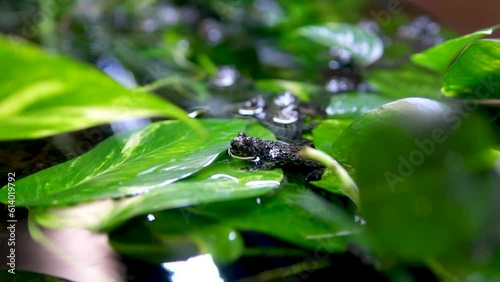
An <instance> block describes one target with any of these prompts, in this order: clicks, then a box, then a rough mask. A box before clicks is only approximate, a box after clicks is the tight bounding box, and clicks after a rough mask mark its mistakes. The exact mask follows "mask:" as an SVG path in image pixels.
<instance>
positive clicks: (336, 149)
mask: <svg viewBox="0 0 500 282" xmlns="http://www.w3.org/2000/svg"><path fill="white" fill-rule="evenodd" d="M446 111H449V108H448V107H447V106H446V105H445V104H442V103H439V102H437V101H434V100H430V99H424V98H406V99H401V100H397V101H394V102H391V103H389V104H385V105H383V106H381V107H378V108H376V109H374V110H372V111H370V112H368V113H365V114H363V115H361V116H360V117H358V118H357V119H355V120H354V121H353V122H352V123H351V124H350V125H349V126H348V127H347V128H346V129H344V130H343V131H342V133H341V134H340V135H339V136H338V137H337V138H336V139H335V140H334V142H333V144H332V149H331V150H332V153H333V157H334V158H335V159H336V160H337V161H339V162H341V163H349V164H351V165H353V166H356V165H357V163H358V162H359V160H360V159H361V158H363V156H360V155H359V154H358V153H359V148H361V147H360V146H361V144H362V143H363V142H365V141H364V140H363V135H364V134H366V132H368V131H369V130H370V128H374V127H376V125H377V124H379V123H382V122H384V123H385V122H388V121H389V122H393V121H397V120H400V121H401V122H403V121H408V122H409V123H411V124H414V123H416V122H417V121H416V120H412V117H413V116H416V115H421V114H423V113H425V114H426V115H427V118H431V117H437V116H442V115H443V113H444V112H446Z"/></svg>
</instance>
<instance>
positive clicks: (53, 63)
mask: <svg viewBox="0 0 500 282" xmlns="http://www.w3.org/2000/svg"><path fill="white" fill-rule="evenodd" d="M0 61H1V62H2V64H1V66H0V72H1V73H2V76H1V77H0V84H1V85H2V87H1V88H0V123H1V124H2V127H1V128H0V140H13V139H33V138H40V137H45V136H50V135H54V134H58V133H61V132H66V131H71V130H77V129H83V128H86V127H90V126H94V125H98V124H103V123H107V122H111V121H117V120H120V119H124V118H130V117H152V116H164V117H171V118H178V119H181V120H183V121H185V122H187V123H189V124H190V125H191V126H195V127H196V128H199V125H197V123H196V122H195V121H194V120H192V119H190V118H189V117H188V116H187V115H186V114H185V113H184V111H183V110H181V109H180V108H178V107H177V106H175V105H173V104H170V103H168V102H167V101H165V100H162V99H160V98H159V97H157V96H154V95H153V94H149V93H136V92H133V91H131V90H127V89H125V88H124V87H123V86H120V85H119V84H118V83H117V82H115V81H113V80H112V79H111V78H109V77H107V76H106V75H104V74H102V73H100V72H98V71H97V70H95V69H93V68H91V67H89V66H87V65H84V64H81V63H78V62H73V61H71V60H69V59H67V58H63V57H61V56H58V55H54V54H48V53H45V52H43V51H41V50H40V49H38V48H36V47H34V46H32V45H31V44H28V43H25V42H21V41H20V40H18V39H14V38H6V37H0ZM27 73H29V75H26V74H27Z"/></svg>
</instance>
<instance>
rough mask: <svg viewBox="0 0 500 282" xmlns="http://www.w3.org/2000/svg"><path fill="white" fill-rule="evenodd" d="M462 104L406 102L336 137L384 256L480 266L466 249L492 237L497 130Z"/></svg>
mask: <svg viewBox="0 0 500 282" xmlns="http://www.w3.org/2000/svg"><path fill="white" fill-rule="evenodd" d="M455 107H457V106H456V105H454V104H450V105H446V104H443V103H440V102H437V101H433V100H428V99H422V98H409V99H403V100H399V101H396V102H393V103H390V104H387V105H384V106H382V107H380V108H378V109H376V110H374V111H371V112H369V113H367V114H365V115H362V116H361V117H359V118H358V119H356V120H355V121H354V122H353V123H352V124H351V125H350V126H349V127H348V128H347V129H346V130H344V132H343V133H342V134H341V135H340V136H339V137H338V138H337V139H336V140H335V142H334V144H333V146H332V148H333V150H334V152H335V155H336V156H337V159H340V160H346V161H348V162H349V163H350V164H351V165H352V166H353V167H354V169H355V174H354V178H355V181H356V183H357V184H358V186H359V189H360V195H361V204H362V205H361V210H362V212H363V216H364V217H365V219H366V220H367V222H370V223H371V224H369V225H368V230H367V231H368V233H367V235H368V236H369V238H370V240H371V244H372V246H373V247H374V248H375V249H376V250H378V252H380V253H381V254H385V255H387V254H388V253H391V254H394V253H395V254H397V255H398V256H400V257H403V258H406V259H412V260H421V261H425V260H426V259H428V258H439V259H440V260H442V261H443V262H444V263H449V264H453V263H458V262H457V261H459V262H460V265H462V264H464V262H470V263H471V265H475V264H477V263H478V262H477V261H474V258H472V257H470V256H469V255H468V254H467V252H462V250H463V249H469V248H474V247H471V246H469V245H468V244H469V242H471V241H474V240H475V238H478V237H480V236H482V232H492V230H491V229H490V228H491V227H489V225H488V222H489V220H488V218H489V217H490V216H493V209H494V206H495V204H493V203H494V202H496V201H498V200H500V199H498V197H497V196H498V193H496V192H495V189H496V187H495V185H494V184H493V183H494V180H493V179H494V178H495V177H498V175H497V173H498V172H497V171H495V170H494V169H493V164H494V162H495V157H494V156H493V155H492V154H491V151H490V148H491V146H492V134H491V129H490V128H489V127H488V126H487V124H485V123H484V121H483V120H482V119H481V118H480V117H478V116H476V115H475V114H474V113H470V112H460V111H457V110H454V108H455ZM492 199H494V200H492ZM495 217H496V215H495ZM458 219H459V220H458ZM495 220H498V218H497V219H495ZM486 230H487V231H486ZM395 242H398V243H397V244H395ZM457 256H459V257H458V258H457ZM489 260H491V258H490V259H489ZM490 262H491V261H490ZM471 268H473V269H474V267H471Z"/></svg>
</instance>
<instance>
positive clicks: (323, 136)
mask: <svg viewBox="0 0 500 282" xmlns="http://www.w3.org/2000/svg"><path fill="white" fill-rule="evenodd" d="M351 122H352V120H338V119H336V120H323V121H321V123H320V124H319V125H318V126H317V127H315V128H314V129H313V131H312V134H313V141H314V147H316V148H317V149H318V150H321V151H323V152H326V153H331V149H332V144H333V141H334V140H335V138H337V136H338V135H340V133H341V132H342V130H344V129H345V128H346V127H347V126H348V125H349V124H350V123H351Z"/></svg>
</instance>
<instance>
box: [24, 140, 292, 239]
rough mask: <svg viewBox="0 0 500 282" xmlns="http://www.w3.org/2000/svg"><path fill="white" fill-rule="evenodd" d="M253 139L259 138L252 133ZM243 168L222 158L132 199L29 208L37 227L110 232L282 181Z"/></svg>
mask: <svg viewBox="0 0 500 282" xmlns="http://www.w3.org/2000/svg"><path fill="white" fill-rule="evenodd" d="M249 132H250V133H252V134H254V133H255V132H252V131H249ZM254 136H259V135H258V134H254ZM247 166H248V163H246V162H244V161H241V160H236V159H231V160H229V159H228V157H227V156H226V157H223V158H222V159H220V160H219V161H217V162H216V163H214V164H212V165H210V166H208V167H205V168H203V169H202V170H201V171H199V172H198V173H196V174H194V175H193V176H191V177H188V178H186V179H183V180H182V181H177V182H174V183H172V184H170V185H168V186H165V187H162V188H161V189H155V190H153V191H149V192H147V193H145V194H142V195H138V196H135V197H132V198H127V199H123V200H118V201H112V200H106V201H102V202H95V203H91V204H84V205H80V206H76V207H70V208H49V209H45V208H41V209H32V211H33V212H34V215H35V218H36V220H37V221H38V222H39V223H40V224H42V225H43V226H46V227H50V228H69V227H78V228H86V229H92V230H96V231H99V230H110V229H113V228H114V227H116V226H118V225H120V224H121V223H123V222H124V221H126V220H128V219H130V218H132V217H134V216H137V215H141V214H146V213H152V212H157V211H161V210H165V209H172V208H179V207H186V206H191V205H202V206H203V205H205V204H207V203H212V202H220V201H229V200H237V199H244V198H253V197H258V196H261V195H264V194H266V193H268V192H270V191H272V190H274V189H276V188H277V187H278V186H279V184H280V181H281V178H282V172H281V170H279V169H275V170H258V171H246V170H244V169H243V168H245V167H247ZM90 215H92V216H90ZM186 217H188V216H187V215H186Z"/></svg>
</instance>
